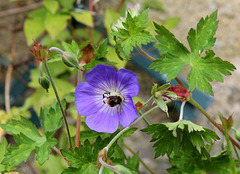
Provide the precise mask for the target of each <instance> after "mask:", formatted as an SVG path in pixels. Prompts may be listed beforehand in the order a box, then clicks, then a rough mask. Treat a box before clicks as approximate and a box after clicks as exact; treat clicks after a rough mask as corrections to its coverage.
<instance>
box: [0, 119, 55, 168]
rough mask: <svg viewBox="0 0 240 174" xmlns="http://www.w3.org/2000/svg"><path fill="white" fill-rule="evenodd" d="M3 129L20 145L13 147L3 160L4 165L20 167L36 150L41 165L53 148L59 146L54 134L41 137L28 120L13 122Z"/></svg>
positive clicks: (5, 125)
mask: <svg viewBox="0 0 240 174" xmlns="http://www.w3.org/2000/svg"><path fill="white" fill-rule="evenodd" d="M1 127H2V128H3V129H4V130H5V131H6V132H8V133H9V134H11V135H13V136H14V139H15V141H16V143H17V144H18V145H13V146H11V147H10V148H9V149H8V152H7V153H6V155H5V158H4V159H3V161H2V163H3V164H9V165H18V164H20V163H21V162H22V161H25V162H26V160H27V159H28V158H29V156H30V155H31V153H32V152H33V151H34V150H35V151H36V153H37V160H38V162H39V164H43V163H44V162H45V161H46V160H47V159H48V156H49V153H50V151H51V147H53V146H54V145H56V144H57V141H56V139H55V138H54V137H53V135H52V134H50V133H46V134H45V135H44V136H41V135H40V134H39V132H38V130H37V128H36V127H35V126H34V125H33V124H32V123H31V122H30V121H29V120H28V119H26V118H24V117H21V120H20V121H16V120H12V122H8V123H7V124H2V125H1Z"/></svg>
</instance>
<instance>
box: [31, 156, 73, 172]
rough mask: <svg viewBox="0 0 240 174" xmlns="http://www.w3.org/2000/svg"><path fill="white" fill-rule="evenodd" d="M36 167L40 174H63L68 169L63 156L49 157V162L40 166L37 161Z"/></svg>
mask: <svg viewBox="0 0 240 174" xmlns="http://www.w3.org/2000/svg"><path fill="white" fill-rule="evenodd" d="M35 165H36V166H37V168H38V171H39V173H40V174H45V173H47V174H56V173H61V172H62V171H63V170H64V169H65V168H67V167H68V165H67V163H66V161H65V160H64V159H63V158H62V157H61V156H55V155H49V160H48V161H46V162H45V163H44V164H43V165H42V166H40V165H39V164H38V163H37V162H36V161H35Z"/></svg>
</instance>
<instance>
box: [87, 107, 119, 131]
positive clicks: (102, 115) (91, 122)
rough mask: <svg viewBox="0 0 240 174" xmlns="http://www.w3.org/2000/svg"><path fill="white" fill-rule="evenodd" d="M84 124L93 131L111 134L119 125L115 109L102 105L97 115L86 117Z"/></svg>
mask: <svg viewBox="0 0 240 174" xmlns="http://www.w3.org/2000/svg"><path fill="white" fill-rule="evenodd" d="M85 122H86V124H87V126H88V127H89V128H90V129H92V130H94V131H97V132H104V133H113V132H115V131H116V130H117V128H118V124H119V122H118V112H117V107H109V106H107V105H104V106H103V107H102V109H101V110H100V111H98V112H97V113H95V114H92V115H89V116H87V117H86V121H85Z"/></svg>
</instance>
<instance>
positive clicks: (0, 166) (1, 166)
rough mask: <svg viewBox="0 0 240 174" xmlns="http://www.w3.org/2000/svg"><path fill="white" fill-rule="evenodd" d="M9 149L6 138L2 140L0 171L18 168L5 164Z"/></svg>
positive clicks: (0, 143) (0, 144)
mask: <svg viewBox="0 0 240 174" xmlns="http://www.w3.org/2000/svg"><path fill="white" fill-rule="evenodd" d="M7 149H8V145H7V140H6V139H5V138H3V139H2V141H1V142H0V173H5V172H10V171H15V170H16V169H17V168H16V167H15V166H14V165H4V164H2V160H3V159H4V155H5V154H6V152H7Z"/></svg>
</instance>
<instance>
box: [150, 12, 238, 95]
mask: <svg viewBox="0 0 240 174" xmlns="http://www.w3.org/2000/svg"><path fill="white" fill-rule="evenodd" d="M216 18H217V11H215V12H213V13H212V14H211V15H210V16H209V17H208V16H207V17H206V18H205V19H203V18H202V19H201V20H200V22H199V23H198V25H197V31H195V30H194V29H191V30H190V31H189V33H188V42H189V45H190V47H191V52H189V51H188V49H187V48H186V47H185V46H184V45H183V44H182V43H181V42H180V41H178V40H177V39H176V38H175V36H174V35H173V34H172V33H171V32H170V31H168V30H167V29H166V28H165V27H164V26H160V25H158V24H156V23H155V27H156V29H157V31H156V32H157V33H158V35H157V36H156V38H157V40H158V41H159V42H160V44H158V45H156V47H157V48H158V49H159V50H160V51H161V57H163V58H162V59H157V60H156V61H154V63H153V64H152V65H151V66H150V69H154V70H155V71H160V73H162V74H165V73H167V74H168V78H167V80H168V81H169V80H172V79H174V78H175V77H176V76H177V75H179V74H180V72H181V71H182V69H183V67H184V66H186V65H190V66H191V69H190V71H189V74H188V78H187V79H188V82H189V83H188V84H189V87H190V90H191V91H193V90H194V89H195V88H196V87H198V88H199V90H200V91H205V92H206V93H209V94H211V95H213V91H212V86H211V84H210V83H209V82H211V81H212V80H216V81H220V82H223V76H222V75H230V74H231V73H230V71H233V70H234V69H236V68H235V67H234V65H232V64H231V63H229V62H227V61H223V60H222V59H220V58H218V57H214V56H215V53H214V52H213V51H212V50H209V49H210V48H211V47H212V46H213V45H214V42H215V38H214V37H213V36H214V34H215V32H216V29H217V23H218V21H217V20H216ZM203 50H205V56H204V57H201V53H202V52H203Z"/></svg>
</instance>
